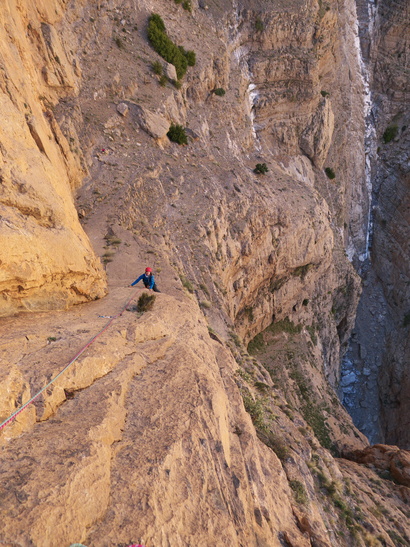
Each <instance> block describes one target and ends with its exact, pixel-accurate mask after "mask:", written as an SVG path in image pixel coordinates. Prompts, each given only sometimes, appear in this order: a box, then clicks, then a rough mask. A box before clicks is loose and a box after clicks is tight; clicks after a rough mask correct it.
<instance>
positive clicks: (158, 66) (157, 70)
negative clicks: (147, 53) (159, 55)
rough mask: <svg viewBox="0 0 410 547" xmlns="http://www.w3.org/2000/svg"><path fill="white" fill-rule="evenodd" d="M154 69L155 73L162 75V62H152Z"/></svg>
mask: <svg viewBox="0 0 410 547" xmlns="http://www.w3.org/2000/svg"><path fill="white" fill-rule="evenodd" d="M152 70H153V71H154V74H158V76H161V74H162V70H163V68H162V64H161V63H160V62H159V61H155V62H154V63H152Z"/></svg>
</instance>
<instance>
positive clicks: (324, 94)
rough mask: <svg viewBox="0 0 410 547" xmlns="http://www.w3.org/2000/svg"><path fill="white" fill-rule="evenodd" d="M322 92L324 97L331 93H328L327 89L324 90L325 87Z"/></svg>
mask: <svg viewBox="0 0 410 547" xmlns="http://www.w3.org/2000/svg"><path fill="white" fill-rule="evenodd" d="M320 94H321V95H322V97H327V96H328V95H330V93H328V92H327V91H323V89H322V91H321V92H320Z"/></svg>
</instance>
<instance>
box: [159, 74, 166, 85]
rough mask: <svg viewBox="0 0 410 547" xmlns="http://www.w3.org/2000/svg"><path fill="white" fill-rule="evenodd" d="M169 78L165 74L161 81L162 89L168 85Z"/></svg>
mask: <svg viewBox="0 0 410 547" xmlns="http://www.w3.org/2000/svg"><path fill="white" fill-rule="evenodd" d="M167 82H168V78H167V77H166V76H165V74H163V75H162V76H161V78H160V79H159V85H160V86H162V87H165V86H166V85H167Z"/></svg>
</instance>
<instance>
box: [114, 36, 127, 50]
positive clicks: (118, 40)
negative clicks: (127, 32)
mask: <svg viewBox="0 0 410 547" xmlns="http://www.w3.org/2000/svg"><path fill="white" fill-rule="evenodd" d="M114 42H115V43H116V45H117V47H118V48H119V49H125V44H124V42H123V41H122V40H121V38H120V37H119V36H117V37H116V38H114Z"/></svg>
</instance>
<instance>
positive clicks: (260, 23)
mask: <svg viewBox="0 0 410 547" xmlns="http://www.w3.org/2000/svg"><path fill="white" fill-rule="evenodd" d="M264 28H265V27H264V24H263V21H262V19H260V17H258V18H257V19H256V21H255V30H256V32H262V31H263V29H264Z"/></svg>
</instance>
